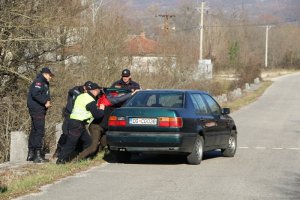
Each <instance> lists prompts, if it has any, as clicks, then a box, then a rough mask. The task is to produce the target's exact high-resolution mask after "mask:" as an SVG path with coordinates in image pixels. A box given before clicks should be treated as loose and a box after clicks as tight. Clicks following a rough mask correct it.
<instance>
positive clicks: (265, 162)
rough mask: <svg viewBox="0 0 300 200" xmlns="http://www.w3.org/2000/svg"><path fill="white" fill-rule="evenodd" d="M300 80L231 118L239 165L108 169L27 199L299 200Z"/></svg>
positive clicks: (152, 164)
mask: <svg viewBox="0 0 300 200" xmlns="http://www.w3.org/2000/svg"><path fill="white" fill-rule="evenodd" d="M299 88H300V74H295V75H289V76H286V77H282V78H279V79H277V80H276V81H275V82H274V84H273V85H272V86H271V87H270V88H269V89H268V90H267V91H266V92H265V93H264V95H263V96H261V97H260V98H259V99H258V101H256V102H255V103H252V104H250V105H248V106H246V107H244V108H242V109H241V110H239V111H237V112H235V113H232V115H231V116H232V117H233V118H234V119H235V121H236V124H237V128H238V150H237V154H236V156H235V157H234V158H225V157H222V156H221V154H220V152H219V151H215V152H209V153H206V154H205V156H204V161H203V162H202V163H201V164H200V165H197V166H193V165H187V164H185V161H184V159H183V158H177V157H173V156H145V157H141V158H139V157H136V158H135V159H133V161H132V162H131V163H129V164H115V163H110V164H104V165H101V166H99V167H96V168H93V169H91V170H89V171H87V172H84V173H80V174H78V175H76V176H73V177H69V178H66V179H63V180H61V181H59V182H57V183H55V184H53V185H49V186H46V187H43V188H42V192H41V193H38V194H34V195H29V196H25V197H22V198H21V199H30V200H32V199H38V200H46V199H49V200H53V199H72V200H74V199H87V200H94V199H95V200H96V199H97V200H99V199H109V200H135V199H137V200H142V199H148V200H169V199H170V200H173V199H180V200H183V199H187V200H193V199H195V200H200V199H206V200H215V199H225V200H228V199H234V200H235V199H238V200H239V199H241V200H248V199H249V200H250V199H251V200H253V199H263V200H264V199H270V200H271V199H272V200H275V199H280V200H283V199H294V200H299V199H300V91H299Z"/></svg>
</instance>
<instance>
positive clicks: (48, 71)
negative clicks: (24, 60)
mask: <svg viewBox="0 0 300 200" xmlns="http://www.w3.org/2000/svg"><path fill="white" fill-rule="evenodd" d="M41 73H42V74H43V73H46V74H50V76H54V74H53V73H52V72H51V70H50V69H49V68H48V67H43V68H42V70H41Z"/></svg>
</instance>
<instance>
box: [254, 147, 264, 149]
mask: <svg viewBox="0 0 300 200" xmlns="http://www.w3.org/2000/svg"><path fill="white" fill-rule="evenodd" d="M255 149H266V147H255Z"/></svg>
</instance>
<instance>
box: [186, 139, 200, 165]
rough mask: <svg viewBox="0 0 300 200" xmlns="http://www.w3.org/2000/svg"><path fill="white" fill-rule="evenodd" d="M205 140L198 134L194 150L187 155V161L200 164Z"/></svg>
mask: <svg viewBox="0 0 300 200" xmlns="http://www.w3.org/2000/svg"><path fill="white" fill-rule="evenodd" d="M203 146H204V140H203V138H202V137H201V136H200V135H197V137H196V141H195V144H194V147H193V151H192V152H191V153H190V154H189V155H188V156H187V162H188V163H189V164H191V165H199V164H200V163H201V161H202V157H203Z"/></svg>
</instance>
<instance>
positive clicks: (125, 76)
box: [111, 69, 140, 92]
mask: <svg viewBox="0 0 300 200" xmlns="http://www.w3.org/2000/svg"><path fill="white" fill-rule="evenodd" d="M121 77H122V78H121V79H120V80H118V81H116V82H114V83H113V84H112V85H111V87H112V88H123V89H127V90H129V91H131V92H133V91H134V90H137V89H140V85H139V84H138V83H137V82H135V81H133V80H131V74H130V70H129V69H124V70H123V71H122V74H121Z"/></svg>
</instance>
